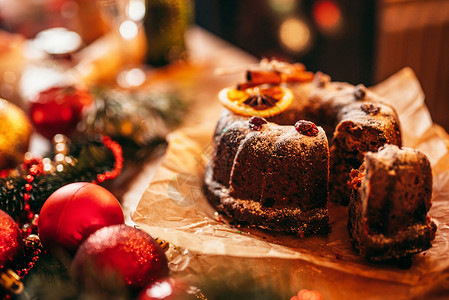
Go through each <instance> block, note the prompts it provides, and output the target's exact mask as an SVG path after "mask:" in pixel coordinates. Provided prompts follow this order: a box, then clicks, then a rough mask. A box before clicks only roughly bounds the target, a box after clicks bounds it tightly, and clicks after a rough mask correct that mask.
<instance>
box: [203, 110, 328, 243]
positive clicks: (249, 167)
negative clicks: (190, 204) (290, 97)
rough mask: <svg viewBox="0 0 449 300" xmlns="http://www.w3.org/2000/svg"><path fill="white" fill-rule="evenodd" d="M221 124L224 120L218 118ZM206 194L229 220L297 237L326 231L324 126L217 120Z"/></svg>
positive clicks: (326, 177) (252, 120) (325, 141)
mask: <svg viewBox="0 0 449 300" xmlns="http://www.w3.org/2000/svg"><path fill="white" fill-rule="evenodd" d="M222 123H226V118H223V119H222ZM217 128H222V129H221V130H222V133H221V135H220V138H219V139H218V140H217V151H216V152H215V155H214V158H213V160H212V161H213V162H215V163H211V164H209V165H208V166H207V168H206V173H205V192H206V195H207V196H208V198H209V199H212V200H213V202H214V205H215V206H216V207H217V209H218V210H219V211H222V212H224V213H226V214H227V215H229V216H230V217H231V218H232V219H233V220H234V221H236V222H238V223H240V224H245V225H250V226H257V227H260V228H265V229H270V230H274V231H286V232H294V233H298V234H299V235H310V234H314V233H327V232H328V230H329V226H328V213H327V198H328V189H327V185H328V172H329V148H328V142H327V137H326V134H325V132H324V130H323V129H322V128H320V127H317V126H316V125H315V124H313V123H311V122H309V121H299V122H297V123H296V126H281V125H277V124H274V123H268V122H267V121H265V119H263V118H260V117H253V118H251V119H250V120H248V121H235V120H234V121H231V122H230V123H228V124H220V125H219V126H217Z"/></svg>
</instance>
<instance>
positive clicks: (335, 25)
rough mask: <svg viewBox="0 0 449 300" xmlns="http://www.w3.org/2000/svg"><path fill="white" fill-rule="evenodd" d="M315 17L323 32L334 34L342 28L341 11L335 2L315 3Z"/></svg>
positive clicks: (324, 0)
mask: <svg viewBox="0 0 449 300" xmlns="http://www.w3.org/2000/svg"><path fill="white" fill-rule="evenodd" d="M313 17H314V19H315V22H316V24H317V25H318V27H319V28H320V29H321V30H322V31H325V32H327V33H333V32H335V31H337V30H338V29H339V28H340V25H341V11H340V8H339V7H338V6H337V4H336V3H335V2H334V1H331V0H320V1H317V2H315V4H314V6H313Z"/></svg>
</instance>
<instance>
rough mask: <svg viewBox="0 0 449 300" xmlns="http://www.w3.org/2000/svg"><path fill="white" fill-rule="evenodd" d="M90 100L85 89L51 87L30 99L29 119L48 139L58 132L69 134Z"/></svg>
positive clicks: (90, 97) (73, 129)
mask: <svg viewBox="0 0 449 300" xmlns="http://www.w3.org/2000/svg"><path fill="white" fill-rule="evenodd" d="M92 102H93V98H92V96H91V95H90V94H89V92H87V91H86V90H82V89H78V88H75V87H73V86H58V87H52V88H49V89H47V90H44V91H42V92H40V93H39V94H38V95H37V96H36V98H35V99H33V100H32V101H31V105H30V117H31V121H32V122H33V125H34V127H35V128H36V131H37V132H38V133H40V134H42V135H43V136H44V137H46V138H48V139H51V138H53V136H54V135H55V134H58V133H62V134H65V135H68V136H70V134H71V133H72V132H74V131H75V129H76V125H77V124H78V123H79V122H80V121H81V118H82V116H83V109H84V108H85V107H87V106H88V105H90V104H91V103H92Z"/></svg>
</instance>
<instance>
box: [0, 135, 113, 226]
mask: <svg viewBox="0 0 449 300" xmlns="http://www.w3.org/2000/svg"><path fill="white" fill-rule="evenodd" d="M70 154H71V156H72V157H73V158H74V160H75V164H74V165H69V164H67V165H65V167H64V170H63V171H62V172H54V173H50V174H43V175H37V176H36V177H35V179H34V181H33V182H32V183H31V184H32V186H33V189H32V190H31V191H30V192H29V194H30V200H29V203H30V208H31V210H32V211H33V212H35V213H38V212H39V211H40V209H41V207H42V205H43V204H44V202H45V201H46V200H47V198H48V197H49V196H50V195H51V194H52V193H53V192H54V191H56V190H57V189H58V188H60V187H62V186H64V185H66V184H69V183H72V182H80V181H85V182H92V181H94V180H95V179H96V176H97V174H101V173H104V172H105V171H108V170H112V169H113V168H114V156H113V155H112V153H111V151H110V150H109V149H108V148H106V147H105V146H104V145H103V144H101V143H98V142H84V143H72V144H71V146H70ZM26 183H27V179H26V174H24V173H23V172H20V173H19V175H18V176H10V177H6V178H0V209H1V210H3V211H5V212H7V213H8V214H9V215H11V216H12V217H18V216H20V214H21V213H22V212H23V210H24V198H23V196H24V194H25V193H26V190H25V184H26Z"/></svg>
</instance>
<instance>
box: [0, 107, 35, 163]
mask: <svg viewBox="0 0 449 300" xmlns="http://www.w3.org/2000/svg"><path fill="white" fill-rule="evenodd" d="M31 132H32V127H31V123H30V121H29V119H28V117H27V115H26V114H25V112H24V111H23V110H21V109H20V108H19V107H17V106H16V105H14V104H12V103H11V102H8V101H6V100H4V99H0V170H3V169H6V168H13V167H15V166H17V165H18V164H19V163H20V162H22V161H23V157H24V155H25V152H26V151H27V150H28V146H29V143H30V136H31Z"/></svg>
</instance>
